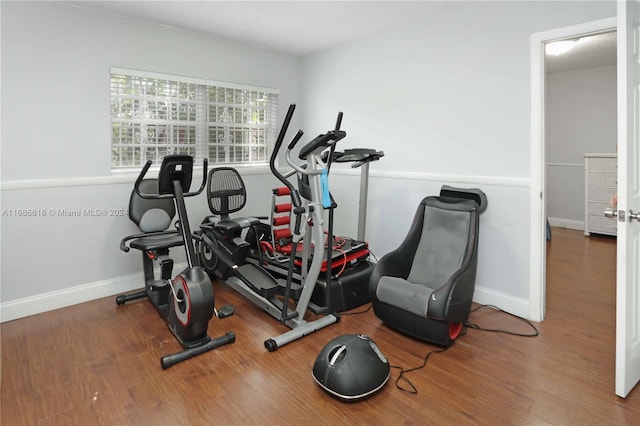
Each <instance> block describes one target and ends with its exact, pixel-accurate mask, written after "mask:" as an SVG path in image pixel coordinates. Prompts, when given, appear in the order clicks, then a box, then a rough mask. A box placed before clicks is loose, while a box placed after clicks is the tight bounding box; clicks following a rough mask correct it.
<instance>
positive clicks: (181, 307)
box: [116, 155, 235, 369]
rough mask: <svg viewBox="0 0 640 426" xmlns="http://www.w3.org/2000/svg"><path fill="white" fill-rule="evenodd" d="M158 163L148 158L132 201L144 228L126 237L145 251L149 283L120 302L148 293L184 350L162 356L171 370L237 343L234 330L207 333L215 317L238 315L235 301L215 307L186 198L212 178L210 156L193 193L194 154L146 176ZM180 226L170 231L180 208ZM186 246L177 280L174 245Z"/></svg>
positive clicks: (123, 245)
mask: <svg viewBox="0 0 640 426" xmlns="http://www.w3.org/2000/svg"><path fill="white" fill-rule="evenodd" d="M151 164H152V162H151V161H148V162H147V163H146V164H145V166H144V167H143V169H142V171H141V172H140V175H139V176H138V178H137V179H136V182H135V185H134V190H133V191H132V193H131V198H130V200H129V218H130V219H131V220H132V221H133V222H134V223H135V224H136V225H138V227H139V228H140V230H141V231H142V233H138V234H134V235H129V236H127V237H125V238H124V239H122V241H121V242H120V249H121V250H122V251H124V252H128V251H129V250H130V248H131V247H132V248H135V249H137V250H140V251H141V252H142V264H143V271H144V280H145V288H144V290H142V291H139V292H137V293H133V294H126V295H120V296H118V297H117V298H116V303H117V304H118V305H123V304H125V303H126V302H129V301H132V300H136V299H141V298H144V297H147V298H148V299H149V301H150V302H151V303H152V305H153V306H154V307H155V308H156V309H157V310H158V312H159V313H160V315H162V317H163V318H164V319H165V320H166V321H167V324H168V326H169V329H170V330H171V332H172V333H173V335H174V336H175V337H176V339H177V340H178V342H180V344H181V345H182V347H183V348H184V350H182V351H180V352H177V353H175V354H172V355H165V356H163V357H162V358H161V366H162V368H164V369H166V368H169V367H171V366H172V365H175V364H177V363H179V362H181V361H184V360H186V359H189V358H191V357H194V356H197V355H200V354H203V353H205V352H208V351H211V350H213V349H216V348H218V347H220V346H223V345H226V344H229V343H233V342H235V334H234V333H233V332H228V333H226V334H225V335H223V336H220V337H217V338H215V339H212V338H211V337H209V335H208V334H207V326H208V324H209V320H210V319H211V318H213V315H214V313H215V314H216V316H217V317H218V318H226V317H228V316H231V315H233V313H234V308H233V306H231V305H227V306H224V307H222V308H220V309H219V310H216V309H215V308H214V295H213V286H212V283H211V280H210V279H209V277H208V275H207V274H206V273H205V271H204V269H203V268H202V267H201V266H200V265H199V261H198V257H197V256H196V250H195V247H194V243H193V239H192V235H191V229H190V227H189V219H188V217H187V211H186V207H185V202H184V198H185V197H192V196H195V195H198V194H200V193H201V192H202V190H203V189H204V186H205V182H206V175H207V160H206V159H205V160H204V164H203V174H204V177H203V182H202V185H201V186H200V188H199V189H198V190H197V191H195V192H189V188H190V186H191V178H192V173H193V157H191V156H187V155H168V156H166V157H165V158H164V159H163V161H162V165H161V166H160V172H159V174H158V179H144V176H145V175H146V173H147V171H148V170H149V168H150V167H151ZM176 210H177V212H178V220H179V222H178V224H177V225H178V229H177V230H168V229H167V228H169V226H170V225H171V221H172V220H173V216H174V215H175V212H176ZM179 246H184V248H185V253H186V255H187V263H188V267H187V268H186V269H185V270H184V271H182V272H181V273H180V274H178V275H177V276H176V277H175V278H174V279H173V281H171V274H172V270H173V260H172V259H171V258H170V257H169V249H170V248H172V247H179ZM154 261H157V262H158V263H159V264H160V274H161V276H160V279H155V272H154Z"/></svg>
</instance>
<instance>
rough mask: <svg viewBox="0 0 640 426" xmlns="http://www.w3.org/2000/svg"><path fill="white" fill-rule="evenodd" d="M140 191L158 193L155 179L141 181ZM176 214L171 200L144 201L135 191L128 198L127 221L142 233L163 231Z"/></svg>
mask: <svg viewBox="0 0 640 426" xmlns="http://www.w3.org/2000/svg"><path fill="white" fill-rule="evenodd" d="M140 189H141V190H142V192H144V193H146V194H157V193H158V180H157V179H143V180H142V182H140ZM175 214H176V208H175V205H174V204H173V199H171V198H165V199H155V200H153V199H145V198H142V197H140V196H139V195H138V194H137V193H136V191H135V190H133V191H131V197H129V219H131V220H132V221H133V223H135V224H136V225H138V228H140V230H141V231H142V232H157V231H164V230H166V229H167V228H169V225H171V221H172V220H173V217H174V216H175Z"/></svg>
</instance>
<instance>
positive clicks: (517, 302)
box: [473, 286, 529, 319]
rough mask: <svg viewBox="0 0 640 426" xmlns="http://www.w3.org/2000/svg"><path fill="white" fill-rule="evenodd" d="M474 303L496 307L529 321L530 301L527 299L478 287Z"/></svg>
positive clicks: (474, 294) (474, 295)
mask: <svg viewBox="0 0 640 426" xmlns="http://www.w3.org/2000/svg"><path fill="white" fill-rule="evenodd" d="M473 301H474V302H476V303H480V304H482V305H494V306H496V307H498V308H500V309H502V310H504V311H507V312H509V313H511V314H513V315H517V316H519V317H522V318H527V319H528V317H529V301H528V300H527V299H522V298H520V297H514V296H511V295H509V294H505V293H500V292H497V291H495V290H490V289H488V288H484V287H480V286H476V288H475V291H474V293H473Z"/></svg>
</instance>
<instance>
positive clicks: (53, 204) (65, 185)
mask: <svg viewBox="0 0 640 426" xmlns="http://www.w3.org/2000/svg"><path fill="white" fill-rule="evenodd" d="M0 7H1V19H2V21H1V31H2V40H1V42H2V46H1V47H2V50H1V52H2V159H1V166H2V167H1V169H2V170H1V176H2V203H1V206H0V207H1V209H2V210H3V211H4V212H5V213H7V214H9V213H8V212H12V211H14V209H43V211H44V212H45V213H48V214H47V215H46V216H44V217H15V216H13V217H12V216H3V217H1V218H0V220H1V238H2V249H1V250H2V251H1V256H2V257H1V261H2V264H1V295H0V296H1V298H0V300H1V302H2V313H1V315H2V320H3V321H5V320H8V319H11V318H13V317H16V316H22V315H25V314H28V313H32V312H33V309H36V310H46V309H48V308H55V307H58V306H63V305H64V304H70V303H77V302H81V301H84V300H88V299H92V298H95V297H100V296H103V295H108V294H113V293H117V292H120V291H124V290H128V289H130V288H139V287H141V286H142V285H143V282H142V279H141V276H139V273H140V271H141V265H140V259H139V253H128V254H125V253H122V252H121V251H120V250H119V249H118V244H119V241H120V239H121V238H122V237H124V236H125V235H127V234H130V233H133V232H134V231H135V229H136V228H135V227H134V225H133V224H132V223H131V222H130V221H129V219H128V218H127V217H108V216H107V217H86V216H85V217H61V216H60V215H57V216H54V215H53V212H56V213H57V212H58V210H59V209H65V210H80V211H82V210H84V209H126V207H127V203H128V197H129V193H130V191H131V188H132V182H133V180H134V178H135V176H112V175H111V173H110V136H111V135H110V132H111V130H110V118H109V117H110V112H109V111H110V110H109V105H110V101H109V97H110V92H109V70H110V67H111V66H118V67H124V68H133V69H142V70H149V71H156V72H162V73H170V74H177V75H185V76H193V77H198V78H204V79H211V80H218V81H228V82H238V83H246V84H251V85H256V86H264V87H274V88H278V89H280V115H281V117H284V114H285V112H286V109H287V107H288V105H289V104H290V103H292V102H297V101H298V100H299V98H300V87H301V60H300V58H298V57H294V56H288V55H283V54H278V53H273V52H269V51H266V50H260V49H255V48H249V47H244V46H241V45H237V44H233V43H229V42H226V41H222V40H218V39H214V38H211V37H207V36H203V35H199V34H196V33H192V32H188V31H182V30H178V29H172V28H169V27H165V26H159V25H153V24H148V23H143V22H138V21H133V20H127V19H121V18H118V17H114V16H111V15H107V14H101V13H95V12H91V11H87V10H84V9H80V8H76V7H71V6H67V5H63V4H56V3H52V2H7V1H2V3H1V6H0ZM297 122H298V119H297V118H296V119H295V122H294V126H296V127H299V125H298V124H296V123H297ZM274 183H275V179H274V178H272V177H271V174H270V172H269V171H268V169H266V168H264V169H261V170H253V169H252V170H251V171H250V174H248V175H247V185H248V187H249V189H248V191H249V199H250V201H249V204H248V206H247V208H246V214H265V213H266V212H267V211H268V208H269V207H268V206H269V205H270V194H271V193H270V188H271V187H272V186H273V185H274ZM188 206H189V210H190V219H191V221H192V227H193V226H194V225H197V224H198V223H199V222H200V220H201V218H202V217H204V215H205V214H206V213H207V212H208V210H207V204H206V201H205V199H204V198H203V196H200V197H198V199H189V200H188Z"/></svg>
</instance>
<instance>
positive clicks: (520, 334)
mask: <svg viewBox="0 0 640 426" xmlns="http://www.w3.org/2000/svg"><path fill="white" fill-rule="evenodd" d="M481 308H490V309H494V310H496V311H499V312H502V313H504V314H507V315H510V316H512V317H514V318H516V319H518V320H520V321H522V322H524V323H525V324H527V325H528V326H529V327H531V328H532V329H533V332H532V333H531V334H524V333H515V332H513V331H509V330H500V329H491V328H483V327H481V326H479V325H478V324H473V323H470V322H465V323H464V325H465V327H467V328H470V329H472V330H480V331H489V332H492V333H504V334H510V335H512V336H519V337H536V336H538V335H539V334H540V332H539V331H538V329H537V328H536V326H535V325H533V323H531V321H529V320H527V319H525V318H522V317H519V316H518V315H514V314H512V313H511V312H507V311H505V310H503V309H500V308H498V307H497V306H494V305H479V306H476V307H475V308H473V309H472V310H471V311H469V313H471V312H475V311H477V310H478V309H481Z"/></svg>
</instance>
